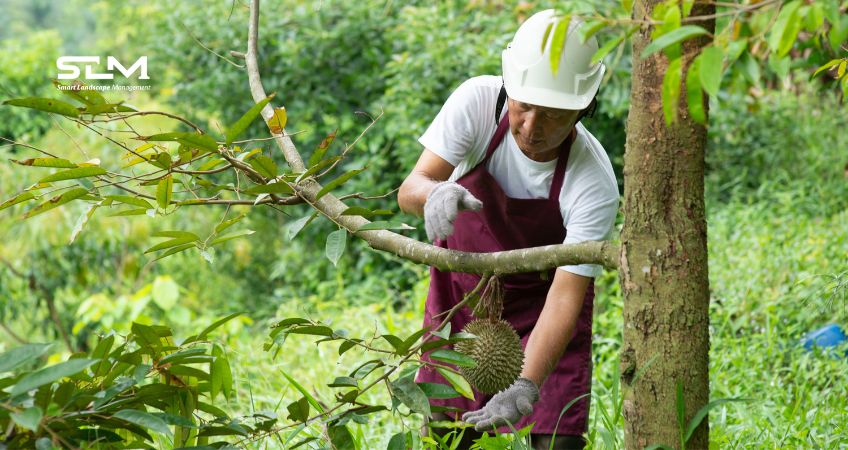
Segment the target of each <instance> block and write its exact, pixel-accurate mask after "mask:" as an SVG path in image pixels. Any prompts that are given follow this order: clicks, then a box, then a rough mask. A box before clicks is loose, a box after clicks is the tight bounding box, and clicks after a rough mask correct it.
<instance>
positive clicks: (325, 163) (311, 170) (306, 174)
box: [295, 155, 342, 182]
mask: <svg viewBox="0 0 848 450" xmlns="http://www.w3.org/2000/svg"><path fill="white" fill-rule="evenodd" d="M340 159H342V157H341V155H337V156H333V157H332V158H327V159H322V160H321V161H319V162H318V163H317V164H315V165H314V166H312V167H310V168H309V169H307V170H306V171H305V172H303V173H302V174H300V175H298V176H297V178H295V182H300V180H303V179H305V178H307V177H309V176H312V175H314V174H315V173H317V172H318V171H319V170H321V169H323V168H325V167H327V166H329V165H330V164H333V163H334V162H336V161H338V160H340Z"/></svg>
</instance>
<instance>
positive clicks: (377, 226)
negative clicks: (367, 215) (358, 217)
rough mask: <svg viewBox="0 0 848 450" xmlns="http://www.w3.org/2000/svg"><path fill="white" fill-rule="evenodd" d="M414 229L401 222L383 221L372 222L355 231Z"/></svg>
mask: <svg viewBox="0 0 848 450" xmlns="http://www.w3.org/2000/svg"><path fill="white" fill-rule="evenodd" d="M414 229H415V227H411V226H409V225H407V224H405V223H402V222H396V221H385V220H377V221H374V222H369V223H366V224H365V225H362V226H361V227H359V228H357V229H356V231H357V232H359V231H369V230H414Z"/></svg>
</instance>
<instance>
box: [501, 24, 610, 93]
mask: <svg viewBox="0 0 848 450" xmlns="http://www.w3.org/2000/svg"><path fill="white" fill-rule="evenodd" d="M561 19H562V17H557V16H556V14H555V13H554V10H553V9H547V10H545V11H541V12H538V13H536V14H533V16H531V17H530V18H529V19H527V20H526V21H525V22H524V23H523V24H521V26H520V27H519V28H518V31H516V33H515V37H513V39H512V42H511V43H510V44H509V45H508V46H507V47H506V49H504V51H503V53H502V55H501V61H502V63H503V80H504V87H505V88H506V92H507V95H509V97H510V98H512V99H513V100H518V101H520V102H523V103H527V104H531V105H538V106H545V107H549V108H558V109H572V110H580V109H584V108H586V107H587V106H589V104H590V103H591V102H592V99H593V98H594V97H595V94H596V93H597V92H598V86H600V84H601V78H603V76H604V70H605V67H604V65H603V64H601V63H597V64H594V65H593V64H592V55H594V54H595V52H596V51H597V50H598V41H597V40H596V39H595V37H594V36H592V37H590V38H589V39H587V40H586V42H585V43H581V42H580V33H579V32H578V30H579V28H580V26H581V25H582V22H581V21H580V20H579V19H578V18H576V17H572V19H571V21H570V23H569V24H568V30H567V31H566V37H565V45H564V46H563V49H562V55H561V56H560V63H559V70H558V71H557V74H556V75H554V73H553V71H552V70H551V58H550V53H551V44H552V41H553V34H554V32H553V30H555V29H556V26H557V22H559V21H560V20H561ZM549 25H550V26H551V31H550V32H549V34H548V38H547V42H545V47H544V48H542V42H543V41H544V40H545V33H546V30H547V29H548V26H549Z"/></svg>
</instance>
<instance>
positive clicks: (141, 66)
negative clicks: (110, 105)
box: [56, 56, 150, 80]
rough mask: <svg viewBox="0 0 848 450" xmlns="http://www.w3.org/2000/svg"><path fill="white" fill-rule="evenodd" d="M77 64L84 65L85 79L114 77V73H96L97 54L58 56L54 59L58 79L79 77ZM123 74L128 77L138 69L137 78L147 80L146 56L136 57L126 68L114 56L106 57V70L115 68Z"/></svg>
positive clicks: (98, 62) (108, 78) (98, 60)
mask: <svg viewBox="0 0 848 450" xmlns="http://www.w3.org/2000/svg"><path fill="white" fill-rule="evenodd" d="M79 64H82V65H84V66H85V79H87V80H111V79H114V78H115V75H114V74H112V73H97V72H95V71H94V70H96V69H97V67H98V66H99V65H100V57H99V56H60V57H59V59H57V60H56V67H57V68H58V69H59V79H60V80H73V79H76V78H79V76H80V67H79V66H78V65H79ZM116 69H117V71H118V72H120V73H122V74H123V75H124V77H127V78H129V77H130V75H132V74H133V73H134V72H135V71H137V70H138V71H140V74H139V76H138V79H139V80H149V79H150V77H149V76H147V57H146V56H142V57H141V58H138V59H137V60H136V61H135V62H134V63H133V64H132V65H131V66H130V67H129V69H127V68H126V67H124V66H123V64H121V63H120V62H118V60H117V59H116V58H115V57H114V56H107V57H106V70H107V71H109V72H112V71H114V70H116Z"/></svg>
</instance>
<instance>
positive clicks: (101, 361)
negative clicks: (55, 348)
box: [0, 315, 277, 448]
mask: <svg viewBox="0 0 848 450" xmlns="http://www.w3.org/2000/svg"><path fill="white" fill-rule="evenodd" d="M232 318H234V316H232V315H231V316H229V317H227V318H225V319H224V320H229V319H232ZM222 323H223V321H219V322H217V323H215V324H213V325H212V326H210V327H209V328H207V329H206V330H204V331H203V332H202V333H200V335H199V336H197V337H191V338H188V339H185V340H184V341H183V342H182V343H181V344H176V342H175V340H174V337H173V334H172V331H171V330H170V329H169V328H167V327H163V326H155V325H154V326H150V325H142V324H140V323H133V324H132V327H131V328H132V330H131V332H130V333H129V334H127V335H126V336H125V337H120V336H117V335H115V334H108V335H104V336H101V337H100V338H99V339H98V341H97V345H96V346H95V347H94V348H93V349H91V350H90V351H88V352H84V353H76V354H73V355H72V356H71V358H69V359H68V360H67V361H65V362H60V363H58V364H52V365H47V366H44V367H41V368H38V367H40V366H42V364H43V363H44V361H43V359H42V358H41V355H42V354H43V353H44V352H45V350H46V347H47V346H46V345H38V344H32V345H29V346H27V347H21V348H19V349H13V350H10V351H8V352H6V353H3V354H0V362H2V364H0V367H2V371H3V372H7V375H5V376H3V377H2V378H0V385H2V386H3V387H4V391H2V392H0V401H2V402H3V405H4V407H3V409H2V411H0V425H2V427H3V429H4V430H8V431H9V433H8V434H7V435H6V436H5V444H6V445H8V446H10V447H12V448H44V447H45V446H47V447H51V446H59V447H62V448H70V447H79V446H84V445H88V444H93V443H95V442H97V443H99V445H100V446H104V445H105V446H106V447H107V448H123V447H124V446H125V445H137V446H142V447H148V448H149V447H150V445H151V444H159V445H161V444H165V443H167V444H168V445H169V446H172V447H181V446H190V445H195V444H197V445H209V444H213V445H214V442H212V439H210V438H212V437H215V436H242V437H249V436H250V435H251V434H253V433H261V432H263V431H266V430H268V429H269V428H270V427H271V426H273V424H274V423H275V422H276V420H277V419H276V416H275V415H274V414H273V413H267V412H266V413H256V414H253V415H251V416H248V417H244V418H232V417H230V416H228V414H227V413H226V412H224V411H223V410H222V409H220V408H218V407H216V406H213V404H212V402H213V401H214V400H215V396H216V394H217V393H218V392H222V393H223V394H224V395H225V396H227V397H229V396H230V393H231V392H232V389H233V385H232V383H233V378H232V374H231V372H230V369H229V363H228V362H227V355H226V352H225V351H224V350H223V348H222V347H221V346H220V345H219V344H215V343H211V342H209V341H206V340H205V339H206V336H207V335H208V334H209V333H210V332H211V331H212V330H213V329H214V328H215V327H217V326H220V325H221V324H222ZM33 367H35V369H34V368H33ZM219 442H220V443H223V441H219ZM217 446H220V444H219V445H217Z"/></svg>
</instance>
